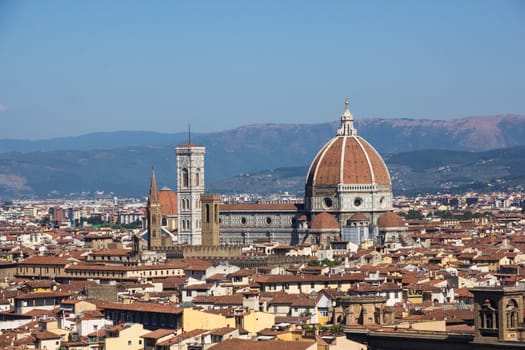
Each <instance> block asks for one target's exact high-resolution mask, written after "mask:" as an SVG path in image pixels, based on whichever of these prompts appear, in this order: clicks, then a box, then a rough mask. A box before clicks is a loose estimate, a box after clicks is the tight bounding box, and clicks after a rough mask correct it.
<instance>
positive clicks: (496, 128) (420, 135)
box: [0, 114, 525, 154]
mask: <svg viewBox="0 0 525 350" xmlns="http://www.w3.org/2000/svg"><path fill="white" fill-rule="evenodd" d="M355 125H356V128H357V130H358V133H359V134H360V135H362V136H363V137H365V138H366V139H367V140H368V141H369V142H370V143H371V144H372V145H374V147H375V148H376V149H377V150H378V151H380V152H383V153H386V152H388V153H397V152H407V151H415V150H422V149H450V150H464V151H484V150H489V149H495V148H506V147H512V146H518V145H523V144H525V141H524V140H525V116H522V115H513V114H503V115H495V116H483V117H468V118H460V119H453V120H428V119H359V118H358V119H357V120H356V123H355ZM338 127H339V121H334V122H330V123H321V124H253V125H247V126H242V127H239V128H235V129H231V130H224V131H220V132H213V133H201V134H192V140H193V141H194V142H197V143H200V144H203V145H205V146H206V147H208V148H209V149H220V150H221V151H224V152H236V151H239V150H241V149H244V148H246V147H249V148H251V149H253V150H258V149H261V148H264V149H265V150H267V151H272V150H278V151H281V150H287V151H288V150H289V151H294V152H297V151H298V152H300V153H299V154H303V153H308V154H311V153H312V152H314V151H316V150H317V149H318V147H319V146H321V145H322V144H323V143H324V142H326V141H327V140H328V139H329V138H331V137H332V136H333V135H334V133H335V131H336V130H337V128H338ZM187 137H188V135H187V134H186V133H184V132H182V133H158V132H151V131H116V132H99V133H91V134H86V135H81V136H75V137H62V138H51V139H45V140H13V139H0V152H33V151H59V150H67V151H72V150H79V151H82V150H92V149H109V148H119V147H141V146H162V145H176V144H180V143H183V142H185V141H186V140H187ZM305 149H306V150H307V151H304V150H305Z"/></svg>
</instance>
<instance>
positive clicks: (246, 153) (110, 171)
mask: <svg viewBox="0 0 525 350" xmlns="http://www.w3.org/2000/svg"><path fill="white" fill-rule="evenodd" d="M338 126H339V122H332V123H322V124H316V125H313V124H298V125H295V124H258V125H249V126H244V127H240V128H236V129H232V130H226V131H221V132H215V133H207V134H194V135H192V142H194V143H197V144H201V145H204V146H206V151H207V154H206V184H207V186H208V188H209V189H210V190H213V191H217V192H222V191H244V189H242V190H241V188H242V186H241V185H240V184H241V182H239V181H237V180H235V177H236V176H239V175H240V174H243V175H242V176H244V177H246V180H248V178H247V174H250V176H249V177H253V176H254V175H253V174H257V173H260V172H261V171H263V170H264V169H275V170H273V175H272V176H273V177H279V178H280V180H279V184H277V183H273V184H272V182H271V181H270V182H269V183H268V186H274V189H275V190H281V189H282V190H283V191H284V190H287V191H290V192H292V191H294V192H295V191H302V190H303V189H302V187H303V186H304V177H305V176H306V170H300V169H302V168H304V167H305V166H306V165H308V164H309V163H310V161H311V160H312V158H313V157H314V155H315V153H316V152H317V151H318V150H319V148H320V147H321V146H322V145H323V144H324V143H325V142H326V141H328V140H329V139H330V138H331V137H333V136H334V135H335V131H336V129H337V128H338ZM356 127H357V129H358V133H359V134H361V135H363V137H365V138H366V139H367V140H368V141H369V142H370V143H371V144H372V145H374V147H375V148H376V149H378V151H380V153H382V154H383V155H384V156H385V159H386V161H387V163H389V166H390V167H391V171H392V176H393V179H394V180H395V181H394V189H395V190H396V191H411V188H412V187H413V186H412V181H413V180H411V177H410V176H412V175H414V174H416V175H414V176H415V177H416V179H415V180H417V181H415V183H420V184H419V185H418V186H416V187H418V188H420V189H424V190H428V192H432V191H436V190H440V189H445V188H446V187H447V186H448V185H446V184H442V185H441V184H440V183H439V181H440V180H439V179H436V178H435V177H433V173H434V172H436V171H438V170H439V167H437V168H436V167H434V164H441V165H440V166H444V167H447V166H448V167H449V168H450V169H451V170H450V171H453V172H455V173H456V174H457V177H459V178H461V177H463V176H464V174H463V175H462V173H461V172H462V171H463V172H465V171H466V170H464V169H463V168H461V166H466V165H464V162H463V160H464V159H471V162H473V163H472V165H471V167H476V166H478V165H476V164H477V163H475V161H474V158H475V157H476V156H475V154H476V153H472V152H467V151H485V150H487V149H492V148H505V147H513V146H519V145H524V144H525V116H517V115H500V116H490V117H471V118H463V119H456V120H451V121H439V120H415V119H361V120H360V119H358V120H357V122H356ZM186 140H187V135H186V134H185V133H175V134H168V133H155V132H108V133H94V134H87V135H83V136H79V137H70V138H58V139H49V140H40V141H20V140H0V200H2V199H4V198H20V197H32V196H37V197H49V196H51V197H62V196H65V195H67V194H69V193H75V194H78V193H80V192H94V191H97V190H99V191H105V192H106V193H108V192H113V193H115V195H118V196H140V195H145V194H146V191H147V186H148V182H149V177H150V173H151V167H152V166H155V169H156V173H157V178H158V181H159V185H161V186H164V185H166V186H169V187H171V188H175V185H176V184H175V182H176V181H175V154H174V150H173V145H176V144H181V143H183V142H185V141H186ZM424 149H435V150H436V151H431V153H417V152H415V153H401V154H397V153H399V152H407V151H418V150H424ZM438 150H439V151H438ZM446 150H450V151H460V152H459V153H457V152H446ZM425 152H426V151H425ZM508 152H510V153H502V152H501V151H496V154H495V156H496V157H497V156H498V155H501V156H502V157H503V156H505V157H507V158H508V159H512V161H513V162H514V163H516V164H520V161H521V157H520V155H519V154H516V153H514V151H512V149H511V150H509V151H508ZM482 153H483V152H482ZM518 153H519V152H518ZM421 154H423V155H421ZM480 154H481V153H480ZM396 157H398V158H396ZM403 157H405V158H406V159H405V158H403ZM443 157H445V159H443ZM411 158H414V161H415V160H417V162H412V163H411V161H412V159H411ZM456 158H457V162H458V164H459V163H460V164H462V165H461V166H459V167H456V165H455V164H456V163H450V162H448V161H452V160H454V159H456ZM498 159H499V158H498ZM443 162H445V163H443ZM490 162H493V161H490ZM504 162H505V159H503V158H502V159H501V160H500V161H499V163H497V164H498V166H499V167H500V168H498V169H499V170H498V171H497V172H495V173H494V177H495V178H497V177H498V176H504V177H505V178H506V179H507V180H505V181H511V179H510V178H509V176H511V175H514V176H516V177H517V178H519V177H520V176H521V175H522V174H525V171H524V172H520V171H521V170H520V168H519V167H517V166H514V165H512V166H511V168H510V169H511V170H512V171H511V170H509V166H510V165H508V164H506V165H505V164H504ZM493 164H496V163H493ZM489 165H490V164H489ZM289 167H296V171H297V174H295V175H293V174H292V173H293V171H292V170H290V169H283V168H289ZM429 169H434V170H432V171H430V172H429ZM482 170H483V169H482ZM425 171H427V172H428V176H427V173H425ZM439 171H441V170H439ZM483 171H485V172H487V173H488V172H489V170H488V169H487V170H483ZM490 171H493V172H494V171H495V169H491V170H490ZM506 171H510V173H509V174H507V173H505V172H506ZM442 172H444V170H443V171H442ZM281 173H283V174H282V175H281ZM284 173H286V174H288V175H291V176H285V175H284ZM422 174H425V176H426V177H425V179H426V180H428V181H427V182H425V181H423V179H418V178H417V177H418V176H419V177H420V176H421V175H422ZM292 175H293V176H292ZM417 175H418V176H417ZM272 176H269V175H268V174H267V175H266V177H267V179H266V180H268V181H269V179H270V178H271V177H272ZM294 176H295V177H296V178H297V179H295V180H294V179H292V178H293V177H294ZM290 177H292V178H290ZM467 178H469V177H468V176H467ZM398 179H399V180H398ZM249 180H250V181H254V180H253V178H251V179H249ZM438 180H439V181H438ZM485 180H486V179H485V178H482V179H481V180H480V181H485ZM268 181H267V182H268ZM294 181H295V182H294ZM418 181H419V182H418ZM263 183H264V181H263V182H261V181H259V182H258V187H256V188H253V187H252V188H251V190H250V191H251V192H259V191H262V187H261V186H262V184H263ZM294 183H295V185H294ZM455 183H456V182H455ZM457 183H458V184H459V183H463V182H461V181H458V182H457ZM288 186H290V187H288ZM294 186H295V187H294ZM454 186H456V185H453V186H452V187H454ZM458 186H459V185H458ZM461 186H462V185H461ZM292 188H293V190H292Z"/></svg>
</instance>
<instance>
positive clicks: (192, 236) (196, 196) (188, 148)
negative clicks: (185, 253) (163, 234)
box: [175, 140, 206, 245]
mask: <svg viewBox="0 0 525 350" xmlns="http://www.w3.org/2000/svg"><path fill="white" fill-rule="evenodd" d="M175 153H176V155H177V197H178V209H179V218H178V220H179V229H178V236H179V242H178V243H179V244H184V243H187V244H191V245H200V244H201V243H202V217H201V211H202V210H201V195H202V194H204V154H205V153H206V148H205V147H203V146H197V145H195V144H192V143H191V140H190V141H189V142H188V143H186V144H184V145H180V146H177V147H175Z"/></svg>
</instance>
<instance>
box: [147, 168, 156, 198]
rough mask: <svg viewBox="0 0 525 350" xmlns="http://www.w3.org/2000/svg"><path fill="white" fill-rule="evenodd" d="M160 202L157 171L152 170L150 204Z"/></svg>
mask: <svg viewBox="0 0 525 350" xmlns="http://www.w3.org/2000/svg"><path fill="white" fill-rule="evenodd" d="M158 202H159V191H158V190H157V179H156V178H155V169H154V168H153V167H152V168H151V184H150V186H149V194H148V203H158Z"/></svg>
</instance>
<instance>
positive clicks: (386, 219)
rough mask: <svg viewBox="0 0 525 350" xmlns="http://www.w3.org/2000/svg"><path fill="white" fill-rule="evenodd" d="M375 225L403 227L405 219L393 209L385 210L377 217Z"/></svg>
mask: <svg viewBox="0 0 525 350" xmlns="http://www.w3.org/2000/svg"><path fill="white" fill-rule="evenodd" d="M377 226H379V227H381V228H390V227H405V220H403V218H402V217H401V216H399V215H397V214H396V213H394V212H393V211H387V212H386V213H384V214H383V215H381V216H380V217H379V219H377Z"/></svg>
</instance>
